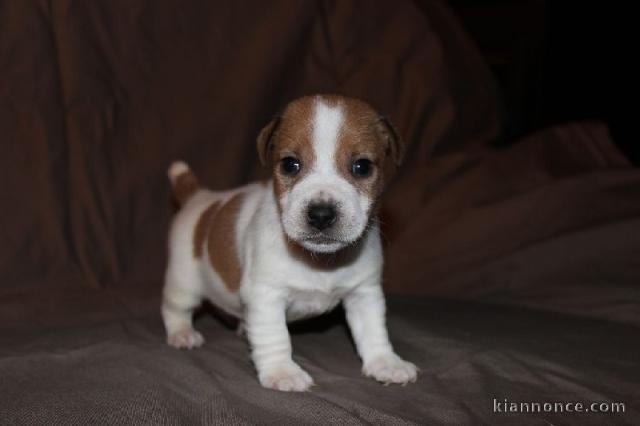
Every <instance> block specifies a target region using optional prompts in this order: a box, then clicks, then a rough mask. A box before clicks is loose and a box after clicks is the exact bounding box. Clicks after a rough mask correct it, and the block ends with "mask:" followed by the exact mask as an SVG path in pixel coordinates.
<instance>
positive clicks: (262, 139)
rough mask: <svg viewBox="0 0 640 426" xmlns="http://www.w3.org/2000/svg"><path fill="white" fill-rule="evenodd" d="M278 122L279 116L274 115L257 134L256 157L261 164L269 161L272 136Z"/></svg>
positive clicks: (264, 164)
mask: <svg viewBox="0 0 640 426" xmlns="http://www.w3.org/2000/svg"><path fill="white" fill-rule="evenodd" d="M279 124H280V117H276V118H274V119H273V120H271V122H270V123H269V124H267V125H266V126H264V127H263V128H262V130H260V133H259V134H258V140H257V147H258V158H260V163H261V164H262V165H263V166H266V165H267V162H268V161H269V157H270V155H271V151H272V150H273V136H274V135H275V133H276V130H278V125H279Z"/></svg>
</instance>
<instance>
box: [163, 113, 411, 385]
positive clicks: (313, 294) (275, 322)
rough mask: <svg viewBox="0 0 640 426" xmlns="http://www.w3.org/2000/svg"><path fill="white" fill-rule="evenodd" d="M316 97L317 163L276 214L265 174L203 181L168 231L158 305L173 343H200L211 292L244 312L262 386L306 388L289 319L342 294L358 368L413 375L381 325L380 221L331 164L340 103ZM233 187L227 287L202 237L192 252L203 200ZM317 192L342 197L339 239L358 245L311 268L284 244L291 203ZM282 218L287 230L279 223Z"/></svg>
mask: <svg viewBox="0 0 640 426" xmlns="http://www.w3.org/2000/svg"><path fill="white" fill-rule="evenodd" d="M316 105H317V109H316V114H315V117H314V123H313V141H314V142H313V144H314V150H315V153H316V159H317V161H316V164H315V165H314V169H313V171H312V172H311V173H309V175H308V176H307V177H305V179H303V181H302V182H300V183H298V184H296V185H295V187H294V189H293V191H291V193H289V194H287V195H286V197H288V198H287V199H286V200H284V203H283V205H284V206H285V212H284V213H283V217H282V218H281V217H280V214H279V212H278V206H277V201H276V199H275V196H274V192H273V187H272V183H271V182H270V183H268V184H267V185H261V184H253V185H248V186H245V187H242V188H239V189H236V190H234V191H229V192H211V191H207V190H199V191H198V192H197V193H196V194H195V195H194V196H192V197H191V198H190V199H189V200H188V202H187V203H186V204H185V205H184V206H183V207H182V209H181V210H180V211H179V212H178V214H177V215H176V217H175V219H174V221H173V224H172V227H171V231H170V236H169V247H170V250H169V265H168V268H167V273H166V283H165V288H164V299H163V306H162V313H163V318H164V322H165V326H166V329H167V336H168V337H167V340H168V342H169V344H171V345H173V346H176V347H185V348H192V347H196V346H199V345H201V344H202V343H203V342H204V339H203V338H202V336H201V335H200V333H198V332H197V331H195V330H194V329H193V327H192V324H191V315H192V312H193V309H194V308H195V307H196V306H198V305H199V303H200V302H201V301H202V299H205V298H206V299H209V300H211V302H212V303H214V304H215V305H216V306H218V307H219V308H221V309H223V310H224V311H226V312H228V313H230V314H232V315H235V316H237V317H238V318H240V319H241V320H242V321H243V322H244V327H245V328H246V333H247V337H248V340H249V343H250V345H251V350H252V352H251V356H252V359H253V362H254V364H255V366H256V369H257V371H258V378H259V380H260V383H261V384H262V385H263V386H265V387H268V388H273V389H278V390H282V391H304V390H307V389H308V388H309V387H310V386H311V385H312V384H313V380H312V379H311V377H310V376H309V375H308V374H307V373H306V372H305V371H304V370H302V368H300V367H299V366H298V365H297V364H296V363H295V362H294V361H293V359H292V356H291V355H292V354H291V341H290V338H289V333H288V330H287V325H286V323H287V322H288V321H293V320H297V319H301V318H305V317H309V316H313V315H317V314H320V313H323V312H326V311H328V310H331V309H333V308H334V307H335V306H336V305H337V304H338V303H340V302H341V301H342V302H343V304H344V308H345V311H346V316H347V321H348V324H349V327H350V329H351V332H352V335H353V338H354V341H355V343H356V348H357V351H358V354H359V355H360V357H361V358H362V361H363V370H362V371H363V374H365V375H367V376H371V377H373V378H375V379H376V380H378V381H381V382H384V383H407V382H411V381H414V380H415V379H416V371H417V369H416V367H415V365H413V364H411V363H409V362H406V361H403V360H402V359H400V358H399V357H398V356H397V355H396V354H395V353H394V351H393V348H392V347H391V343H390V342H389V338H388V335H387V329H386V325H385V303H384V296H383V293H382V288H381V282H380V281H381V273H382V263H383V258H382V246H381V243H380V236H379V231H378V229H377V227H372V228H369V229H366V230H365V227H366V223H367V219H368V217H367V215H368V214H369V211H368V209H369V208H370V203H371V200H367V199H364V200H363V198H362V197H361V196H360V195H359V194H358V192H357V191H356V190H355V188H353V187H352V186H351V185H350V184H349V183H348V182H347V181H346V180H344V179H342V178H341V177H340V176H339V174H338V173H337V172H336V170H335V166H334V165H333V164H334V161H333V155H334V153H335V147H336V143H337V138H338V134H339V131H340V127H341V126H342V125H344V118H343V114H342V111H341V109H340V108H339V107H338V108H329V107H327V106H326V105H324V104H323V103H322V102H320V101H318V102H317V103H316ZM237 192H243V193H244V202H243V204H242V207H241V209H240V212H239V215H238V219H237V223H236V229H235V231H236V241H235V245H236V247H237V250H238V257H239V261H240V264H241V265H242V278H241V284H240V290H239V291H238V292H231V291H229V290H228V289H227V288H226V287H225V285H224V283H223V282H222V280H221V278H220V276H219V275H218V273H217V272H216V271H215V270H214V269H213V267H212V266H211V264H210V263H209V259H208V255H207V254H206V253H207V251H206V250H207V249H208V247H205V250H204V251H203V255H202V256H201V258H197V259H196V258H194V257H193V235H194V228H195V226H196V223H197V221H198V218H199V217H200V215H201V214H202V212H203V211H204V210H205V209H206V208H207V206H208V205H210V204H211V203H212V202H214V201H224V200H226V199H228V198H229V197H231V196H232V195H233V194H235V193H237ZM314 197H316V198H317V197H328V198H330V199H332V200H333V201H337V202H339V203H340V206H341V207H340V208H341V209H342V210H341V214H342V215H343V217H345V218H346V219H345V223H346V224H343V229H342V230H341V237H342V241H343V242H344V241H348V242H349V243H354V242H355V244H356V245H359V252H358V254H357V256H356V257H355V259H354V261H353V262H352V263H349V264H347V265H343V266H341V267H337V268H326V269H318V268H312V267H310V266H309V264H308V263H307V262H306V260H305V258H304V256H299V255H296V254H294V253H292V252H291V251H290V250H289V248H288V245H287V238H289V237H291V234H290V233H289V232H293V234H294V235H295V232H297V231H296V229H297V228H296V227H301V225H300V224H299V223H296V221H298V220H299V219H297V218H296V211H297V212H298V214H299V211H300V210H298V209H303V208H305V206H306V204H305V203H306V202H308V201H309V200H310V199H313V198H314ZM289 215H290V216H289ZM287 226H290V227H292V229H293V231H292V230H289V232H286V233H285V228H286V227H287ZM287 235H289V237H287ZM343 242H341V243H340V244H342V245H343ZM311 247H312V248H313V244H311ZM317 251H322V250H317ZM326 251H328V250H326Z"/></svg>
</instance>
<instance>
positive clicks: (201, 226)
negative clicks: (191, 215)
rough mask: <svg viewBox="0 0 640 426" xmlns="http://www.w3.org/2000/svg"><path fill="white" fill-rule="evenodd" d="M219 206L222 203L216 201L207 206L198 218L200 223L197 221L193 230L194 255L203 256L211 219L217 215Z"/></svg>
mask: <svg viewBox="0 0 640 426" xmlns="http://www.w3.org/2000/svg"><path fill="white" fill-rule="evenodd" d="M219 207H220V203H219V202H217V201H215V202H213V203H211V205H210V206H209V207H207V208H206V209H205V210H204V211H203V212H202V214H201V215H200V218H199V219H198V223H196V227H195V229H194V231H193V256H194V257H200V256H202V248H203V246H204V240H205V238H206V237H207V232H209V227H210V225H211V221H212V219H213V217H214V216H215V214H216V212H217V210H218V208H219Z"/></svg>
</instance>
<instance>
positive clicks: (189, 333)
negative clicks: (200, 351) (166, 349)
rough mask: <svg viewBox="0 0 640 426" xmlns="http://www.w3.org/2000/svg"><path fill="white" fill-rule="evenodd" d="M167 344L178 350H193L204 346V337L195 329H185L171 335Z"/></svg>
mask: <svg viewBox="0 0 640 426" xmlns="http://www.w3.org/2000/svg"><path fill="white" fill-rule="evenodd" d="M167 343H168V344H169V345H170V346H173V347H174V348H178V349H193V348H198V347H200V346H202V344H203V343H204V337H202V334H200V333H198V332H197V331H195V330H194V329H193V328H185V329H182V330H180V331H177V332H175V333H171V334H169V336H167Z"/></svg>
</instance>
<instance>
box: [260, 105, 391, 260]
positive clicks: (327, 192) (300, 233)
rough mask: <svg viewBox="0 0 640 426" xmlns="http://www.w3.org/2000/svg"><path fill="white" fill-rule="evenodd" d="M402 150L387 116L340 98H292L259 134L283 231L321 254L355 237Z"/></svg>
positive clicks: (262, 153) (366, 219) (264, 161)
mask: <svg viewBox="0 0 640 426" xmlns="http://www.w3.org/2000/svg"><path fill="white" fill-rule="evenodd" d="M403 152H404V145H403V143H402V141H401V140H400V138H398V136H397V134H396V132H395V130H394V129H393V127H392V126H391V125H390V124H389V122H388V121H387V120H386V119H384V118H382V117H380V116H379V115H378V114H377V113H376V112H375V111H374V110H373V109H372V108H371V107H370V106H369V105H367V104H366V103H364V102H362V101H359V100H356V99H350V98H345V97H341V96H324V95H322V96H309V97H304V98H300V99H297V100H295V101H293V102H291V103H290V104H289V105H287V107H286V108H285V110H284V112H283V114H282V115H281V116H280V117H278V118H276V119H275V120H273V121H272V122H271V123H269V124H268V125H267V126H266V127H265V128H264V129H262V131H261V132H260V135H259V136H258V153H259V155H260V160H261V162H262V163H263V164H266V165H270V167H271V168H272V172H273V184H274V192H275V197H276V200H277V203H278V208H279V211H280V215H281V220H282V225H283V228H284V231H285V233H286V234H287V236H288V237H289V238H290V239H291V240H294V241H295V242H297V243H298V244H300V245H301V246H303V247H304V248H306V249H308V250H311V251H313V252H321V253H331V252H335V251H337V250H340V249H341V248H343V247H345V246H347V245H349V244H351V243H353V242H355V241H356V240H358V239H359V238H360V236H361V235H362V234H363V232H364V231H365V229H366V227H367V224H368V223H369V220H370V218H371V216H372V215H373V214H374V212H375V209H376V204H377V200H378V198H379V196H380V194H381V192H382V188H383V184H384V181H385V178H387V177H388V174H389V172H390V170H392V169H393V167H395V166H397V165H399V164H400V161H401V160H402V155H403Z"/></svg>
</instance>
